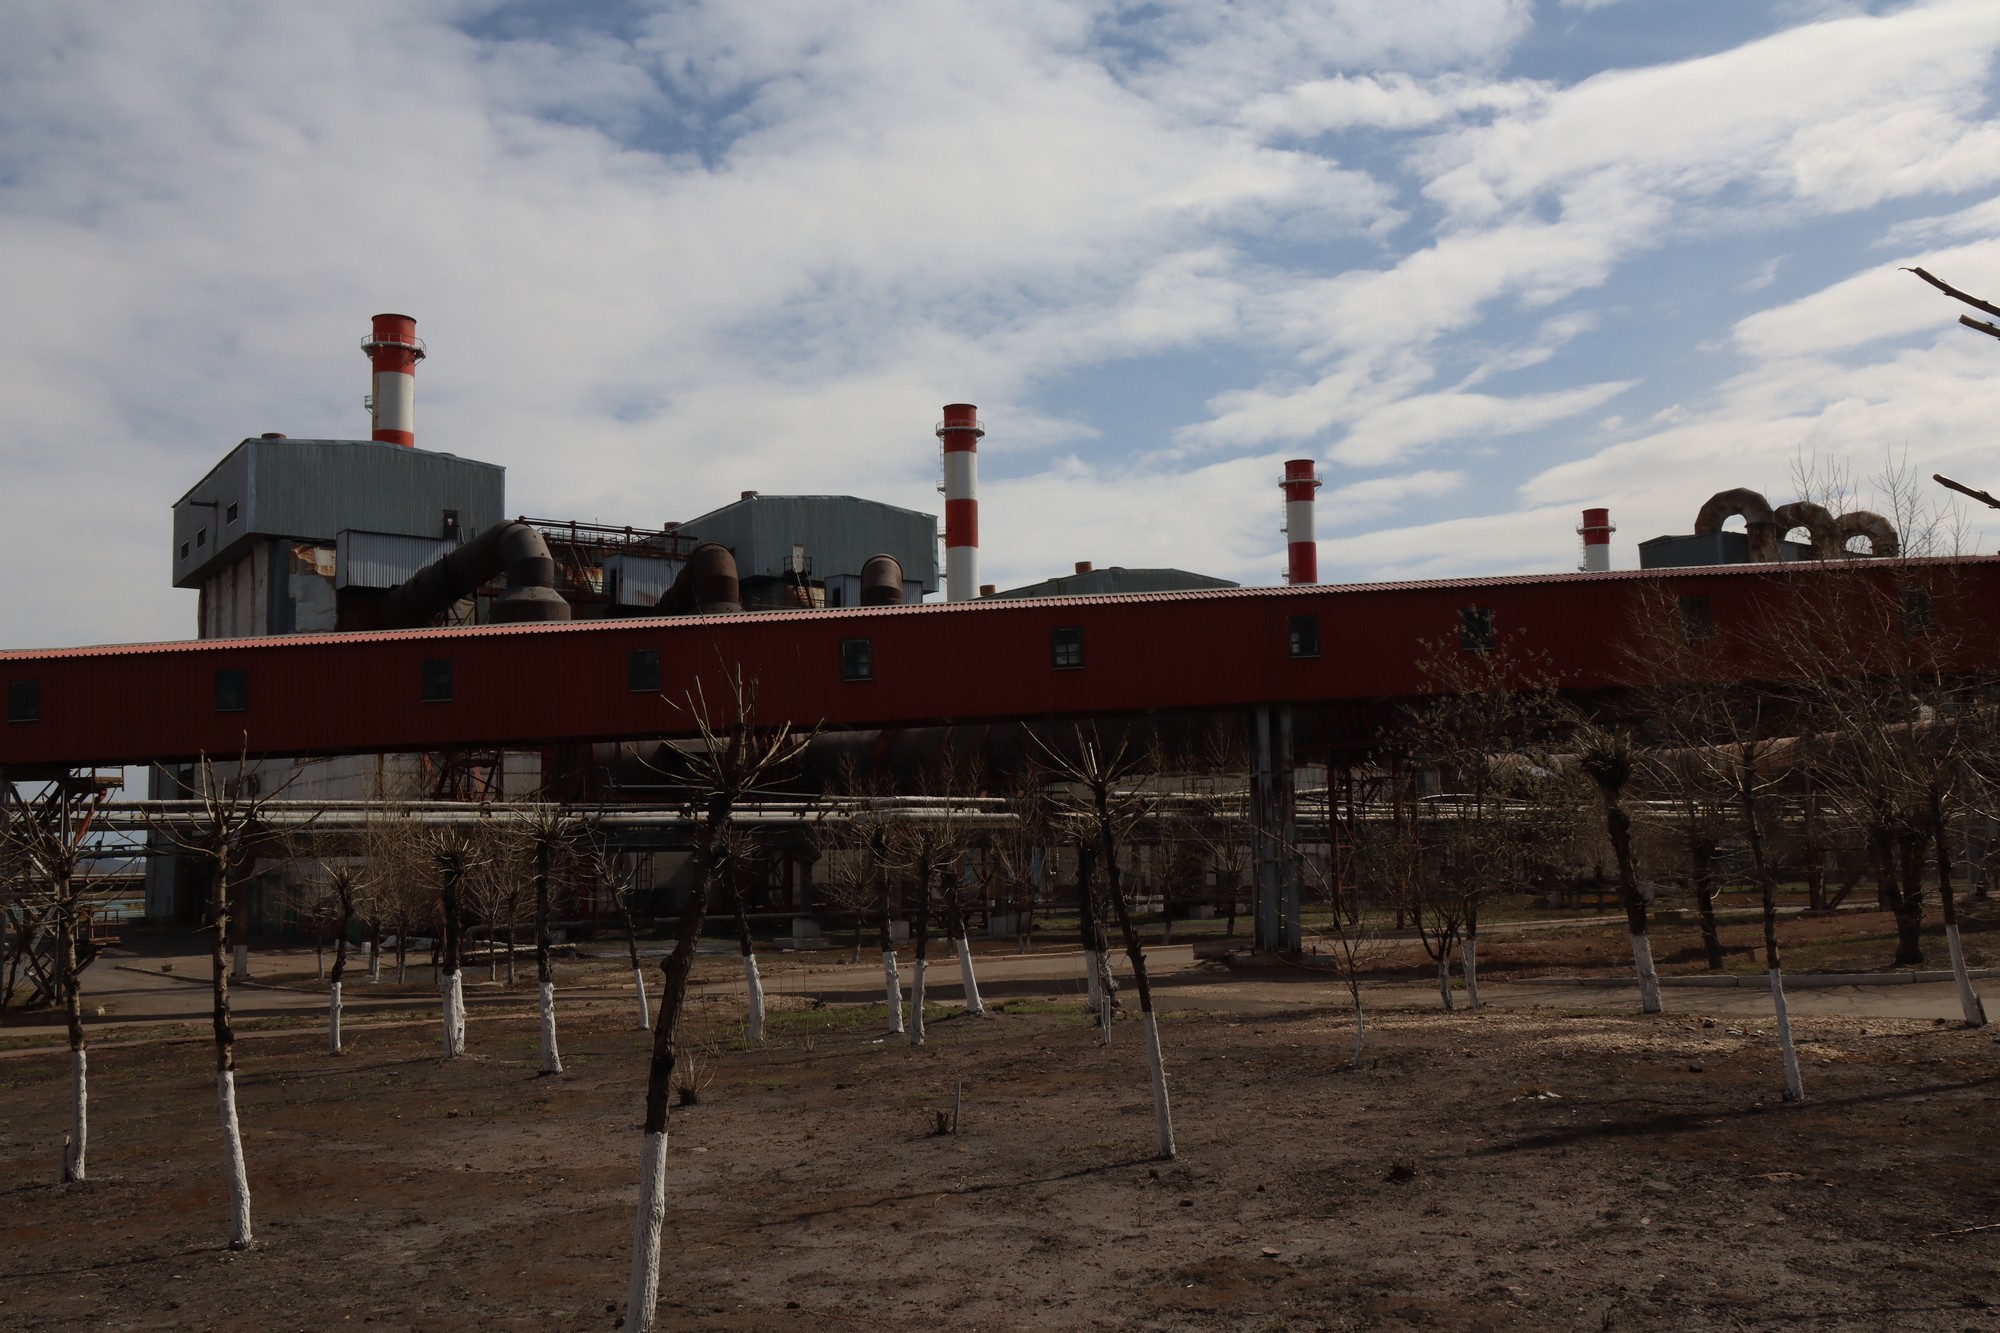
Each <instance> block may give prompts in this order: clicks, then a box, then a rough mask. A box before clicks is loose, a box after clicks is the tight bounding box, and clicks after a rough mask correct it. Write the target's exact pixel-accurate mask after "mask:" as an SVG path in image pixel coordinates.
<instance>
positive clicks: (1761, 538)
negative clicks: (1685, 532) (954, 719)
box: [1694, 486, 1778, 561]
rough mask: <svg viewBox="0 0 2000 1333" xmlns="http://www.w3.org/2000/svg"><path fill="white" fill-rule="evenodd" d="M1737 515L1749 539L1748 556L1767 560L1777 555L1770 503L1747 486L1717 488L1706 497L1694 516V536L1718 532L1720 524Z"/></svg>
mask: <svg viewBox="0 0 2000 1333" xmlns="http://www.w3.org/2000/svg"><path fill="white" fill-rule="evenodd" d="M1739 515H1740V516H1741V517H1742V519H1743V529H1744V531H1745V533H1747V534H1748V536H1749V538H1750V559H1751V560H1752V561H1770V560H1776V559H1777V558H1778V523H1777V517H1776V516H1775V515H1774V514H1772V512H1771V502H1770V501H1768V500H1766V499H1765V498H1764V497H1763V496H1761V495H1759V494H1758V493H1757V492H1756V491H1753V490H1751V489H1750V488H1749V487H1747V486H1739V487H1737V488H1736V489H1735V490H1732V491H1717V492H1716V493H1715V494H1714V495H1711V496H1709V497H1708V503H1707V504H1705V505H1703V506H1702V507H1701V513H1700V514H1698V515H1696V516H1695V520H1694V535H1695V536H1697V537H1707V536H1709V535H1711V534H1713V533H1717V532H1720V531H1722V525H1723V523H1724V522H1725V521H1726V520H1728V519H1732V518H1735V517H1737V516H1739Z"/></svg>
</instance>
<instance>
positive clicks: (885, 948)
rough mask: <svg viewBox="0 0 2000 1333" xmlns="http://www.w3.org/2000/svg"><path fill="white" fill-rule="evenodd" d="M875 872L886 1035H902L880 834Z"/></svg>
mask: <svg viewBox="0 0 2000 1333" xmlns="http://www.w3.org/2000/svg"><path fill="white" fill-rule="evenodd" d="M874 846H875V865H874V873H875V880H876V885H877V889H878V891H879V894H880V903H881V911H880V913H879V915H878V916H877V918H876V919H877V921H879V922H880V923H881V924H880V935H881V939H880V943H881V946H882V990H883V997H882V998H883V1002H884V1003H886V1004H887V1005H888V1006H889V1035H890V1036H893V1037H900V1036H902V1035H903V980H902V978H901V977H900V976H898V975H897V973H896V937H895V934H894V920H895V915H896V904H895V901H894V898H895V894H894V885H893V884H892V882H891V880H890V878H889V867H888V865H887V864H886V858H885V857H884V855H883V846H882V837H881V835H879V834H878V835H877V837H876V839H875V844H874Z"/></svg>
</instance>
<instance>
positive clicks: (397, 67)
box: [0, 0, 2000, 646]
mask: <svg viewBox="0 0 2000 1333" xmlns="http://www.w3.org/2000/svg"><path fill="white" fill-rule="evenodd" d="M1996 51H2000V4H1995V3H1993V2H1992V0H1932V2H1931V3H1812V2H1810V0H1762V2H1760V0H1407V2H1406V3H1398V4H1393V5H1392V4H1385V3H1381V2H1380V0H1314V2H1313V3H1306V2H1305V0H1238V2H1237V3H1233V4H1224V3H1218V2H1217V0H1201V2H1199V3H1197V2H1195V0H1157V2H1154V3H1144V4H1132V3H1122V2H1121V0H1096V2H1091V0H1016V3H1011V4H1007V5H995V4H991V3H972V2H970V0H865V2H864V0H856V2H853V3H842V2H841V0H815V2H813V3H805V2H804V0H759V3H755V4H745V3H741V2H740V0H738V2H736V3H714V4H697V3H687V4H664V3H660V4H656V3H641V2H640V0H620V2H617V3H603V4H596V5H573V4H565V5H558V4H525V3H516V4H492V3H479V2H478V0H435V2H432V3H425V2H424V0H415V2H412V0H396V2H394V3H389V2H387V0H350V2H347V3H341V4H331V3H325V4H300V5H283V6H271V5H253V4H247V3H205V2H204V0H178V2H177V3H175V4H173V5H148V4H137V3H134V4H124V5H120V4H106V5H89V6H81V5H71V4H63V3H41V2H40V0H27V3H25V4H18V5H14V6H10V8H9V41H8V43H6V45H5V46H4V48H0V281H4V283H5V290H6V291H7V292H8V293H9V298H10V299H9V303H8V304H9V307H10V318H9V319H8V320H6V321H4V322H0V343H4V344H5V345H4V350H0V385H4V401H5V402H6V403H7V405H8V412H7V414H6V417H5V418H4V421H0V466H4V467H5V479H6V484H5V486H4V487H0V495H4V500H0V505H4V509H0V554H4V556H5V558H6V563H7V567H8V568H10V569H12V570H14V571H17V575H16V577H13V578H10V579H8V580H6V581H5V582H4V583H0V617H4V623H5V624H6V626H7V630H6V633H5V642H7V643H8V644H9V645H11V646H30V645H47V644H61V643H85V642H102V641H117V640H133V639H145V638H155V637H183V636H185V635H187V634H188V633H190V632H191V630H192V626H193V619H194V611H193V599H192V594H189V593H183V592H176V591H173V590H171V589H170V588H169V587H168V583H167V565H168V554H169V550H168V539H167V532H168V526H167V505H168V504H169V503H170V501H171V500H172V499H173V498H174V497H175V496H176V495H178V494H180V493H181V492H182V491H183V490H184V489H185V487H186V486H187V485H188V484H189V483H190V482H191V481H192V480H194V479H195V478H196V477H198V476H199V475H200V474H201V473H202V472H203V471H205V470H206V468H207V467H208V466H209V465H210V463H212V462H213V461H214V459H215V458H216V457H218V456H219V455H220V454H221V453H222V452H223V451H224V450H225V449H226V448H227V447H228V446H229V445H231V444H232V443H233V442H234V441H235V440H237V439H238V438H241V437H242V436H244V435H250V434H255V433H258V432H261V431H265V430H279V431H284V432H286V433H288V434H291V435H295V436H335V437H343V436H347V437H352V436H362V435H365V434H366V433H367V421H366V417H365V415H364V413H363V412H362V409H361V396H362V394H363V393H364V392H365V391H366V389H367V376H366V363H365V362H364V361H363V359H362V357H361V355H360V353H359V352H358V350H357V349H356V343H357V341H358V340H359V338H360V336H361V334H362V333H364V332H365V331H366V328H367V318H368V316H369V315H370V314H372V313H374V312H375V311H377V310H401V311H405V312H408V313H410V314H412V315H415V316H416V317H417V319H418V321H419V329H420V331H421V332H422V333H423V335H424V336H425V337H426V339H427V340H428V342H429V344H430V347H431V351H432V355H431V357H430V359H429V360H428V361H426V362H425V363H424V365H423V367H422V370H421V372H420V374H419V384H418V436H419V441H420V443H422V444H423V445H425V446H426V447H430V448H437V449H446V450H450V451H452V452H456V453H462V454H468V455H472V456H476V457H480V458H485V459H488V460H491V461H494V462H498V463H502V464H505V465H506V466H507V468H508V474H509V475H508V488H509V505H510V507H511V508H513V509H515V510H517V511H524V512H531V513H536V514H545V515H552V516H554V515H560V516H564V517H576V518H584V519H601V520H604V521H609V522H617V523H642V524H643V523H657V522H661V521H664V520H667V519H676V518H685V517H690V516H692V515H694V514H697V513H700V512H702V511H704V510H706V509H708V508H711V507H712V506H714V505H716V504H718V503H722V502H724V501H726V500H728V499H731V498H733V497H734V496H735V495H736V493H737V492H738V491H740V490H744V489H752V488H754V489H759V490H764V491H770V492H777V491H787V490H796V491H846V492H854V493H860V494H867V495H872V496H876V497H878V498H881V499H885V500H890V501H893V502H896V503H900V504H906V505H910V506H913V507H919V508H925V509H929V510H932V511H933V512H936V511H937V510H938V508H939V505H938V497H937V495H936V491H935V489H934V488H935V485H936V481H937V476H938V464H937V455H936V449H937V445H936V441H935V440H934V439H933V438H932V436H931V434H930V429H931V426H932V424H933V423H934V422H935V420H936V419H937V415H938V411H937V409H938V407H939V406H940V405H941V404H943V403H945V402H951V401H960V400H969V401H973V402H977V403H978V404H980V406H981V409H982V415H983V416H984V418H985V419H986V422H987V426H988V435H987V437H986V439H985V441H984V442H983V444H982V455H981V459H982V469H983V477H982V492H981V501H982V513H981V518H982V539H983V544H984V550H983V565H984V570H983V576H984V577H985V578H986V579H987V580H988V581H993V582H998V583H1002V584H1008V583H1015V582H1026V581H1029V580H1032V579H1036V578H1040V577H1043V576H1046V575H1048V574H1050V573H1055V572H1060V571H1062V570H1064V569H1066V568H1068V566H1069V564H1070V562H1071V561H1073V560H1084V559H1088V560H1093V561H1095V562H1097V563H1098V564H1100V565H1104V564H1127V565H1144V564H1175V565H1181V566H1184V567H1188V568H1193V569H1198V570H1202V571H1204V572H1209V573H1214V574H1220V575H1224V576H1227V577H1232V578H1237V579H1241V580H1243V581H1245V582H1250V583H1269V582H1275V581H1276V580H1277V579H1278V577H1279V575H1280V571H1281V567H1282V549H1283V547H1282V540H1283V539H1282V537H1281V536H1280V534H1279V532H1278V527H1279V524H1280V522H1281V517H1282V515H1281V505H1280V497H1279V493H1278V488H1277V484H1276V483H1277V478H1278V475H1279V472H1280V468H1281V464H1282V461H1283V460H1284V459H1286V458H1291V457H1312V458H1315V459H1318V460H1319V461H1320V464H1321V467H1322V470H1323V472H1324V475H1325V479H1326V484H1325V488H1324V490H1323V491H1322V492H1321V498H1322V504H1321V511H1320V536H1321V563H1320V568H1321V572H1322V577H1326V578H1329V579H1339V580H1348V579H1376V578H1416V577H1439V576H1449V575H1457V574H1480V573H1498V572H1519V571H1530V570H1546V569H1562V568H1568V567H1571V566H1573V565H1574V563H1575V560H1576V537H1575V535H1574V531H1573V530H1574V527H1575V525H1576V522H1577V511H1578V510H1580V509H1581V508H1583V507H1585V506H1586V505H1598V504H1603V505H1608V506H1610V507H1611V509H1612V511H1613V517H1614V519H1615V520H1616V521H1617V523H1618V524H1619V527H1620V531H1619V534H1618V538H1617V541H1616V545H1615V546H1614V559H1615V561H1616V563H1618V564H1621V565H1630V564H1634V563H1636V554H1635V552H1634V550H1633V546H1634V544H1635V543H1636V542H1637V541H1638V540H1640V539H1642V538H1644V537H1647V536H1652V535H1655V534H1658V533H1662V532H1678V531H1686V530H1687V529H1688V528H1689V526H1690V525H1691V523H1692V518H1693V514H1694V512H1695V510H1696V509H1697V508H1698V507H1699V505H1700V503H1701V501H1702V500H1703V499H1704V498H1706V497H1707V496H1708V495H1709V494H1710V493H1712V492H1714V491H1716V490H1720V489H1724V488H1727V487H1733V486H1745V485H1747V486H1754V487H1757V488H1760V489H1763V490H1765V491H1766V492H1767V493H1768V494H1769V495H1770V497H1771V499H1772V500H1773V501H1774V502H1780V501H1782V500H1785V499H1790V498H1794V496H1795V494H1796V492H1797V489H1798V483H1797V481H1796V478H1795V473H1796V471H1797V469H1798V466H1799V463H1800V460H1801V459H1812V460H1815V461H1816V464H1817V466H1818V467H1819V468H1820V469H1821V470H1822V472H1825V471H1827V470H1829V469H1831V470H1834V471H1845V473H1846V474H1847V475H1848V476H1850V477H1851V478H1852V479H1853V481H1854V484H1855V489H1856V490H1857V491H1858V492H1859V499H1860V501H1864V502H1867V503H1873V504H1878V505H1884V506H1890V507H1893V506H1895V505H1896V504H1898V503H1900V501H1898V499H1897V498H1896V497H1895V496H1893V495H1886V494H1882V493H1881V492H1880V490H1879V488H1875V487H1873V486H1872V485H1871V482H1870V479H1871V478H1872V477H1873V476H1874V474H1876V473H1877V472H1879V471H1880V470H1881V468H1882V466H1883V463H1884V459H1885V458H1886V457H1889V456H1890V455H1892V454H1894V455H1896V456H1900V457H1902V458H1905V459H1906V460H1907V463H1908V466H1909V467H1910V468H1911V469H1913V470H1914V471H1916V472H1918V473H1920V474H1923V475H1928V474H1929V473H1930V472H1933V471H1943V472H1946V473H1949V474H1953V475H1959V476H1961V477H1962V478H1964V479H1966V480H1970V481H1972V482H1973V483H1975V484H1979V485H1984V486H1988V487H1992V486H1993V485H1994V484H1995V483H2000V465H1996V460H1995V458H1994V456H1993V452H1992V450H1990V449H1989V448H1988V447H1986V443H1985V441H1986V436H1987V432H1988V431H1989V430H1990V428H1991V425H1990V423H1992V422H1993V421H1994V420H1995V419H1996V417H2000V389H1996V387H1995V386H1996V384H2000V375H1996V372H2000V344H1996V343H1994V342H1993V341H1992V340H1990V339H1986V338H1982V337H1980V336H1979V335H1977V334H1974V333H1971V332H1969V331H1967V330H1964V329H1960V328H1958V327H1957V326H1956V325H1955V324H1954V322H1953V321H1954V319H1955V317H1956V315H1957V313H1958V312H1957V309H1956V308H1955V307H1954V306H1952V304H1951V303H1950V302H1948V301H1946V300H1944V299H1943V298H1942V297H1940V296H1938V295H1937V294H1935V293H1933V292H1931V291H1930V290H1929V289H1928V288H1925V287H1923V286H1922V285H1921V284H1920V283H1918V282H1917V281H1916V280H1915V279H1913V278H1911V277H1909V276H1908V275H1907V274H1901V273H1898V272H1896V268H1897V266H1898V265H1902V264H1909V263H1923V264H1925V265H1927V266H1928V267H1931V268H1932V269H1934V270H1935V271H1937V272H1939V273H1940V274H1942V275H1944V276H1946V277H1947V278H1949V279H1950V280H1952V281H1954V282H1955V283H1957V284H1958V285H1960V286H1962V287H1966V288H1969V289H1972V290H1975V291H1983V292H1986V293H1987V294H1989V295H2000V123H1996V117H1995V113H1994V106H1993V94H1994V91H1995V77H1994V76H1995V54H1996ZM1971 517H1972V518H1973V519H1975V520H1976V518H1977V516H1971ZM1963 540H1964V541H1966V542H1967V543H1969V544H1970V545H1971V546H1973V547H1975V548H1976V547H1977V546H1979V544H1980V543H1981V542H1983V541H1985V540H1986V539H1985V538H1984V536H1983V535H1982V534H1981V533H1979V532H1978V531H1977V529H1976V526H1973V527H1968V529H1967V530H1966V532H1965V533H1964V534H1963Z"/></svg>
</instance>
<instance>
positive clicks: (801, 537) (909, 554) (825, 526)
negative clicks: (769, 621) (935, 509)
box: [680, 495, 938, 592]
mask: <svg viewBox="0 0 2000 1333" xmlns="http://www.w3.org/2000/svg"><path fill="white" fill-rule="evenodd" d="M937 524H938V521H937V517H936V516H935V515H933V514H920V513H918V512H917V511H916V510H914V509H904V508H901V507H900V506H897V505H891V504H883V503H882V502H881V501H879V500H863V499H861V498H859V497H857V496H852V495H755V496H752V497H750V498H749V499H747V500H738V501H737V502H736V503H734V504H727V505H724V506H723V507H722V508H720V509H717V510H714V511H712V512H710V513H706V514H703V515H702V516H701V517H699V518H693V519H689V520H688V521H687V522H685V523H683V524H681V526H680V531H681V532H682V533H684V534H687V535H690V536H694V537H697V538H699V539H701V540H702V541H711V542H718V543H720V544H721V545H723V546H727V547H728V548H729V549H730V550H732V551H734V552H735V553H736V572H737V573H738V574H739V575H741V576H742V577H743V578H746V579H754V578H782V577H784V575H785V574H786V573H787V572H788V568H787V564H786V562H787V560H788V559H789V558H790V556H791V554H792V545H793V543H795V542H796V543H798V544H800V545H802V546H804V547H805V548H806V558H807V559H808V560H809V561H811V562H812V574H813V577H814V578H817V579H825V578H827V577H829V576H833V575H841V574H859V573H860V572H861V566H862V565H863V564H864V563H866V562H867V560H868V557H869V556H871V555H893V556H895V557H896V559H897V560H899V561H901V562H902V565H903V574H904V576H905V577H906V578H908V579H910V580H911V581H913V582H921V583H922V584H923V585H924V591H925V592H935V591H936V590H937V586H938V569H937Z"/></svg>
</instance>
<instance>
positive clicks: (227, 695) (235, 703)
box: [215, 667, 250, 713]
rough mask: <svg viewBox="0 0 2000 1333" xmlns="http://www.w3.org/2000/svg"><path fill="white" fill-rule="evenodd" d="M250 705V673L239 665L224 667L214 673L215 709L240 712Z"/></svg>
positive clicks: (221, 711)
mask: <svg viewBox="0 0 2000 1333" xmlns="http://www.w3.org/2000/svg"><path fill="white" fill-rule="evenodd" d="M249 707H250V673H249V672H248V671H245V670H243V669H242V668H241V667H224V668H223V669H222V670H220V671H217V672H216V673H215V711H216V712H218V713H241V712H244V711H246V710H247V709H248V708H249Z"/></svg>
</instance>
